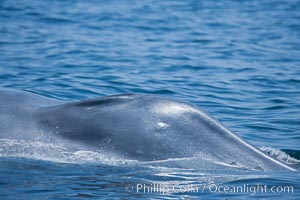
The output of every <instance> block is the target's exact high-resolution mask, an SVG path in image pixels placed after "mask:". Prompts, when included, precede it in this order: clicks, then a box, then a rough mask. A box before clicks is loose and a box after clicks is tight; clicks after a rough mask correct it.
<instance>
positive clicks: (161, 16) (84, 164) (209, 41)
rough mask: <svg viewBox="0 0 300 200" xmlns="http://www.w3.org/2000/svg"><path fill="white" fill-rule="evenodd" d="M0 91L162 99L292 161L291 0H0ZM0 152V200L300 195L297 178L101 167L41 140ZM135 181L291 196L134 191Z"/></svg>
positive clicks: (295, 3)
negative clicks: (256, 188)
mask: <svg viewBox="0 0 300 200" xmlns="http://www.w3.org/2000/svg"><path fill="white" fill-rule="evenodd" d="M0 87H6V88H14V89H18V90H26V91H31V92H34V93H37V94H40V95H44V96H48V97H51V98H55V99H60V100H65V101H76V100H80V99H85V98H92V97H99V96H104V95H112V94H120V93H151V94H159V95H165V96H168V97H171V98H175V99H179V100H184V101H187V102H191V103H193V104H196V105H197V106H199V107H201V108H202V109H204V110H205V111H207V112H209V113H210V114H211V115H212V116H214V117H215V118H217V119H218V120H220V121H222V122H223V123H224V124H225V125H226V126H227V127H229V128H230V129H231V130H232V131H233V132H235V133H237V134H238V135H240V136H241V137H242V138H243V139H245V140H247V141H249V142H250V143H252V144H253V145H255V146H257V147H261V148H264V149H267V150H268V151H269V152H270V151H271V152H273V153H274V152H275V154H276V155H278V154H279V155H281V157H282V155H285V154H284V153H283V151H285V152H286V153H288V154H289V155H290V156H293V157H294V158H296V159H295V160H294V162H296V163H297V162H298V164H299V159H300V145H299V144H300V143H299V142H300V132H299V130H300V1H299V0H286V1H284V0H279V1H278V0H242V1H235V0H231V1H229V0H228V1H209V0H203V1H197V0H185V1H179V0H166V1H158V0H145V1H138V0H130V1H129V0H122V1H121V0H111V1H108V0H103V1H96V0H90V1H84V0H73V1H58V0H56V1H52V0H51V1H50V0H43V1H37V0H27V1H13V0H2V1H0ZM26 145H27V146H26ZM16 146H17V147H16ZM0 147H1V148H0V198H1V199H69V198H75V199H76V198H77V199H101V198H109V199H118V198H121V199H129V198H136V199H144V198H153V199H159V198H161V199H165V198H169V199H180V198H181V199H198V198H200V199H201V198H210V199H247V198H250V197H252V198H253V197H254V198H257V199H262V198H264V199H274V198H275V199H276V198H277V199H299V198H300V184H299V183H300V176H299V172H249V171H243V170H236V171H234V170H233V171H231V170H216V171H213V172H212V171H203V170H200V169H193V170H191V169H170V168H161V167H150V168H149V166H147V165H141V164H137V165H136V164H130V165H127V164H126V163H122V164H120V163H114V162H109V163H107V162H101V161H100V162H99V155H96V156H95V155H94V154H93V155H91V154H89V153H87V152H85V153H84V152H83V154H82V152H81V154H80V155H78V152H77V154H72V155H65V156H61V153H62V152H63V151H60V150H57V148H56V147H51V146H50V147H49V146H47V145H46V146H45V145H44V146H43V144H40V146H38V145H34V146H30V145H29V144H20V143H18V142H15V143H14V142H12V141H10V142H7V141H6V142H5V141H0ZM11 148H12V149H13V150H12V149H11ZM1 149H2V150H1ZM3 149H5V150H10V151H9V152H11V153H10V154H5V155H4V154H3V152H4V150H3ZM48 150H49V151H48ZM282 150H283V151H282ZM1 152H2V154H1ZM49 152H51V153H50V154H49ZM57 157H59V159H56V158H57ZM74 157H75V159H74ZM82 157H83V159H82ZM297 159H298V160H297ZM78 160H79V161H80V162H77V161H78ZM87 160H88V161H87ZM100 160H101V159H100ZM71 161H72V162H71ZM137 183H145V184H151V183H152V184H153V183H161V184H175V185H177V186H182V185H183V186H185V185H187V184H194V185H200V186H202V187H203V186H207V185H208V184H211V183H216V184H218V185H222V184H223V185H243V184H249V185H257V184H261V185H263V184H265V185H268V186H273V185H276V186H285V185H292V186H293V187H294V191H293V192H292V193H286V192H281V193H278V192H277V193H260V194H255V195H254V194H251V193H250V192H243V193H239V194H237V193H226V194H225V193H218V192H215V193H214V192H211V191H208V190H204V191H203V192H170V193H167V194H162V193H159V192H152V193H151V192H150V193H149V192H148V193H145V192H144V193H143V192H141V193H137V192H136V190H135V188H134V187H135V186H136V184H137ZM128 184H129V188H130V187H132V186H133V190H132V191H130V190H129V191H128V190H126V187H127V185H128Z"/></svg>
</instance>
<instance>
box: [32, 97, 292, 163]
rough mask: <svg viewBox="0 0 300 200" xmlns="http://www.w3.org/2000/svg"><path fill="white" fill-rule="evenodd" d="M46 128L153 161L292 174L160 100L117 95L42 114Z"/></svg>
mask: <svg viewBox="0 0 300 200" xmlns="http://www.w3.org/2000/svg"><path fill="white" fill-rule="evenodd" d="M36 118H37V120H38V122H39V124H40V126H41V127H44V128H46V129H47V130H48V131H50V132H52V133H54V134H56V135H57V136H59V137H62V138H68V139H71V140H74V141H79V142H83V143H85V144H88V145H91V146H93V147H95V148H97V149H101V150H103V151H107V152H115V153H116V154H119V155H123V156H124V157H126V158H129V159H136V160H143V161H153V160H164V159H169V158H186V157H196V158H201V159H205V160H212V161H214V162H223V163H224V162H225V163H229V164H233V165H236V166H239V167H243V166H244V167H247V168H248V167H250V168H253V169H291V168H290V167H289V166H287V165H285V164H283V163H281V162H279V161H277V160H275V159H273V158H271V157H269V156H267V155H266V154H264V153H262V152H261V151H259V150H258V149H256V148H255V147H253V146H252V145H250V144H248V143H247V142H245V141H244V140H242V139H241V138H240V137H238V136H237V135H235V134H233V133H232V132H231V131H230V130H228V129H227V128H226V127H225V126H224V125H222V124H221V123H220V122H218V121H217V120H215V119H214V118H212V117H211V116H209V115H208V114H207V113H205V112H204V111H202V110H201V109H199V108H198V107H196V106H194V105H191V104H188V103H185V102H180V101H174V100H171V99H168V98H164V97H160V96H155V95H136V94H127V95H115V96H109V97H104V98H96V99H91V100H85V101H80V102H75V103H66V104H62V105H58V106H49V107H44V108H41V109H39V111H38V112H37V114H36Z"/></svg>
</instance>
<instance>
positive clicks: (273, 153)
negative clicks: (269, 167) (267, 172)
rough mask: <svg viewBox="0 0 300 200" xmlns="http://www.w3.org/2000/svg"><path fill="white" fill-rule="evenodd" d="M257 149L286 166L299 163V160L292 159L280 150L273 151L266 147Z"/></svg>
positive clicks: (271, 148) (273, 149)
mask: <svg viewBox="0 0 300 200" xmlns="http://www.w3.org/2000/svg"><path fill="white" fill-rule="evenodd" d="M259 149H260V150H261V151H263V152H265V153H267V154H268V155H270V156H272V157H273V158H276V159H277V160H280V161H282V162H284V163H287V164H298V163H300V160H297V159H296V158H292V157H291V156H289V155H288V154H287V153H285V152H284V151H282V150H280V149H275V148H273V147H266V146H262V147H259Z"/></svg>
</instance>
